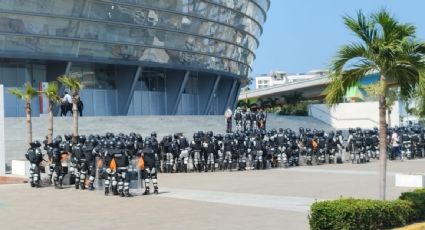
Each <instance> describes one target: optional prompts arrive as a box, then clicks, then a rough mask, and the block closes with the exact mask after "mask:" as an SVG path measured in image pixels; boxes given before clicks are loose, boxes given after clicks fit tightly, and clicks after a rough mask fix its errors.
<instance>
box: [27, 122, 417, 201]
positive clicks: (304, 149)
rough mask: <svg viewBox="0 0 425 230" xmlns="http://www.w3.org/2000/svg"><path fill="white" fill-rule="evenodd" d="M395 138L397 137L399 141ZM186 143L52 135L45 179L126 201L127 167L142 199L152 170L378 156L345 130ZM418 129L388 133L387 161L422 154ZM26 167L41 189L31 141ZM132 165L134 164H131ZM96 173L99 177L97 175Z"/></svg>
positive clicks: (371, 136)
mask: <svg viewBox="0 0 425 230" xmlns="http://www.w3.org/2000/svg"><path fill="white" fill-rule="evenodd" d="M394 133H397V134H399V135H400V138H399V140H397V143H396V142H394V141H392V140H391V138H394V135H393V134H394ZM192 137H193V138H192V139H191V140H189V139H188V138H187V137H185V136H184V135H183V134H182V133H176V134H174V135H167V136H164V137H163V138H162V139H157V135H156V133H155V132H153V133H151V135H150V136H149V137H146V138H143V137H142V136H141V135H140V134H136V133H130V134H129V135H124V134H122V133H120V134H117V135H115V134H113V133H106V134H105V135H102V136H101V135H88V136H79V137H76V138H75V139H74V141H73V140H72V139H73V138H72V136H71V135H65V136H64V140H63V139H62V137H61V136H57V137H56V138H54V139H53V141H52V142H51V143H50V144H48V143H47V140H45V141H44V150H45V151H46V155H47V158H48V159H47V162H48V169H46V171H47V173H48V175H49V177H50V178H49V181H50V182H51V183H52V184H53V185H54V186H55V187H57V188H61V187H62V183H63V178H64V176H65V174H67V173H69V174H71V176H72V178H74V183H75V188H76V189H86V188H87V189H89V190H93V189H94V180H95V178H98V180H104V185H105V188H104V189H105V195H108V194H110V193H112V194H114V195H121V196H130V193H129V183H130V177H131V176H132V175H133V174H134V173H135V172H134V170H133V169H131V162H137V163H136V164H137V170H138V175H140V176H141V178H142V180H143V181H144V187H145V191H144V194H149V193H150V192H149V190H150V189H149V188H150V182H152V184H153V187H154V193H155V194H157V193H158V182H157V173H158V172H161V173H182V172H185V173H187V172H213V171H224V170H228V171H233V170H235V171H236V170H238V171H242V170H253V169H256V170H259V169H267V168H279V167H293V166H299V165H320V164H338V163H344V162H347V161H351V162H352V163H366V162H369V161H370V160H371V159H378V158H379V139H378V129H377V128H373V129H367V130H362V129H360V128H357V129H349V130H348V135H346V136H344V135H343V132H342V131H341V130H337V131H336V132H334V131H329V132H325V131H323V130H310V129H308V128H307V129H304V128H299V130H298V132H295V131H294V130H291V129H282V128H280V129H278V130H276V129H271V130H269V131H266V130H264V129H255V130H253V131H250V130H247V131H242V130H237V131H236V132H234V133H226V134H224V135H222V134H214V133H213V132H211V131H208V132H203V131H198V132H196V133H194V134H193V136H192ZM424 140H425V136H424V129H422V128H421V127H419V126H415V127H413V126H412V127H402V128H395V129H392V128H390V129H388V143H396V145H399V147H400V148H399V150H400V152H399V153H398V152H397V151H393V149H392V145H391V144H389V145H388V146H389V147H388V150H389V151H388V153H389V157H390V159H395V158H396V157H399V158H401V159H403V157H406V158H408V159H412V158H417V157H424V146H425V144H424V142H425V141H424ZM26 156H27V159H28V160H29V161H30V163H31V173H30V174H31V176H30V183H31V186H35V187H37V186H40V163H41V162H42V161H43V154H42V151H41V143H40V142H39V141H35V142H33V143H31V147H30V148H29V150H28V152H27V154H26ZM133 165H134V164H133ZM96 175H98V177H96Z"/></svg>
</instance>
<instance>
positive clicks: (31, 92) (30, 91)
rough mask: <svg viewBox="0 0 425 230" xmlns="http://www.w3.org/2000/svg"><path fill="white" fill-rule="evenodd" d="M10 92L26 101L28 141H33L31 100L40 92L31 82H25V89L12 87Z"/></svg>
mask: <svg viewBox="0 0 425 230" xmlns="http://www.w3.org/2000/svg"><path fill="white" fill-rule="evenodd" d="M9 93H11V94H13V95H15V96H16V97H17V98H18V99H20V100H23V101H25V113H26V125H27V143H28V146H29V145H30V143H31V142H32V123H31V100H32V99H33V98H34V97H35V96H37V94H38V92H37V90H35V89H34V88H33V87H32V86H31V84H30V83H29V82H27V83H25V85H24V90H22V91H21V90H20V89H17V88H15V89H10V90H9Z"/></svg>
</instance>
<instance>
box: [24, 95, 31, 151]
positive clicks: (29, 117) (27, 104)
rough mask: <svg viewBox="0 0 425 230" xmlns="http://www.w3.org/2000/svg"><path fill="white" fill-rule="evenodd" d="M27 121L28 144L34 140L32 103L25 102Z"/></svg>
mask: <svg viewBox="0 0 425 230" xmlns="http://www.w3.org/2000/svg"><path fill="white" fill-rule="evenodd" d="M25 113H26V116H27V117H26V121H27V122H26V123H27V143H28V146H29V145H30V143H31V142H32V123H31V103H30V102H26V103H25Z"/></svg>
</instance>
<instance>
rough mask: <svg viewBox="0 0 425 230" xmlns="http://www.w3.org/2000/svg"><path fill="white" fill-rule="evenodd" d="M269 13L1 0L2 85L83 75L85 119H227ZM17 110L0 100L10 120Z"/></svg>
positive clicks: (207, 1) (239, 3) (95, 0)
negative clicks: (185, 116) (216, 116)
mask: <svg viewBox="0 0 425 230" xmlns="http://www.w3.org/2000/svg"><path fill="white" fill-rule="evenodd" d="M269 5H270V2H269V0H0V84H3V85H4V86H5V87H6V89H7V88H9V87H20V86H22V85H23V84H24V82H32V84H33V86H34V87H36V86H38V85H39V84H40V83H42V82H49V81H53V80H55V79H56V78H57V77H58V76H59V75H62V74H67V75H72V76H76V77H79V78H81V80H82V81H83V84H84V85H85V88H84V90H82V91H81V98H82V100H83V102H84V105H85V110H84V114H85V115H139V114H140V115H142V114H143V115H173V114H191V115H192V114H193V115H198V114H199V115H201V114H223V112H224V110H225V108H226V107H228V106H230V107H232V106H234V104H235V100H236V98H237V95H238V91H239V88H240V87H241V86H242V85H244V84H246V82H247V76H248V74H249V72H250V65H251V64H252V62H253V60H254V58H255V53H254V51H255V50H256V48H257V47H258V45H259V43H258V37H259V36H260V35H261V33H262V24H263V23H264V22H265V20H266V12H267V10H268V8H269ZM61 90H62V91H64V90H65V89H63V88H62V89H61ZM42 101H43V99H42V98H37V99H35V100H34V104H39V105H40V106H33V113H34V114H33V115H35V116H36V115H38V114H39V113H44V112H45V111H44V110H43V106H42V104H43V102H42ZM21 105H22V103H21V102H17V101H16V99H15V98H14V96H12V95H8V94H6V95H5V114H6V116H21V115H23V114H24V111H23V106H21ZM37 107H39V108H37Z"/></svg>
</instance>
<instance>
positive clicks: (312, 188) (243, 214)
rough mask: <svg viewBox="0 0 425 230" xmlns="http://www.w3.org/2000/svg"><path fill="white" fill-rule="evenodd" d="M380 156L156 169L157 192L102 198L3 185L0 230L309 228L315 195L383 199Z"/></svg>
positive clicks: (396, 166)
mask: <svg viewBox="0 0 425 230" xmlns="http://www.w3.org/2000/svg"><path fill="white" fill-rule="evenodd" d="M378 166H379V164H378V162H377V161H374V162H371V163H368V164H362V165H357V164H354V165H353V164H343V165H322V166H310V167H308V166H302V167H296V168H289V169H271V170H264V171H243V172H240V171H236V172H214V173H189V174H159V188H160V194H159V195H151V196H135V197H132V198H121V197H112V196H110V197H105V196H104V195H103V193H102V192H101V191H95V192H89V191H79V190H78V191H76V190H74V189H73V188H65V189H62V190H56V189H54V188H52V187H45V188H40V189H32V188H30V187H29V185H28V184H19V185H0V223H2V229H14V230H17V229H29V228H30V227H31V229H79V230H82V229H120V228H122V229H139V228H143V229H173V230H177V229H184V230H189V229H308V220H307V217H308V211H309V207H310V205H311V204H312V203H313V202H314V201H315V200H322V199H336V198H339V197H356V198H378V168H379V167H378ZM424 166H425V160H424V159H419V160H412V161H404V162H400V161H391V162H389V163H388V190H387V194H388V198H389V199H395V198H397V197H398V196H399V195H400V193H401V192H403V191H408V190H410V189H409V188H399V187H395V185H394V182H395V177H394V176H395V174H396V173H398V172H404V173H409V172H412V173H421V172H425V167H424Z"/></svg>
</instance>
